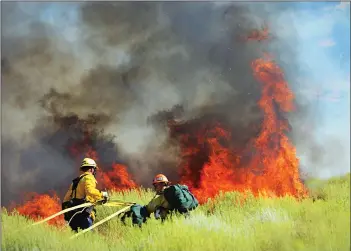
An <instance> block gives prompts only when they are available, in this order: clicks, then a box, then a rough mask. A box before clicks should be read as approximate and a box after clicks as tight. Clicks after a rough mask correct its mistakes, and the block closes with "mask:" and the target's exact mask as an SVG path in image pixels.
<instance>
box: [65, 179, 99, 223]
mask: <svg viewBox="0 0 351 251" xmlns="http://www.w3.org/2000/svg"><path fill="white" fill-rule="evenodd" d="M86 175H87V174H84V175H82V176H80V177H77V178H75V179H74V180H72V193H71V199H70V200H69V201H66V202H63V203H62V210H65V209H67V208H70V207H74V206H78V205H80V204H83V203H85V202H86V201H85V199H77V198H76V196H77V186H78V183H79V181H80V180H81V179H82V178H83V177H84V176H86ZM73 193H74V197H72V195H73ZM92 210H93V207H92V206H91V207H87V208H84V209H83V210H82V209H81V208H78V209H75V210H72V211H69V212H66V213H64V214H63V216H64V219H65V221H67V222H68V221H70V220H71V218H72V217H73V215H74V214H75V213H77V212H80V213H81V215H82V216H89V215H90V213H91V211H92Z"/></svg>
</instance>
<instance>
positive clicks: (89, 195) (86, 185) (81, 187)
mask: <svg viewBox="0 0 351 251" xmlns="http://www.w3.org/2000/svg"><path fill="white" fill-rule="evenodd" d="M82 175H85V176H84V177H83V178H82V179H81V180H80V181H79V183H78V186H77V190H76V198H77V199H85V200H86V201H87V202H92V203H94V202H96V201H98V200H102V199H103V196H102V193H101V191H99V190H98V189H97V188H96V184H97V181H96V179H95V177H94V175H93V174H92V173H90V172H85V173H82V174H81V175H80V176H82ZM80 176H79V177H80ZM71 193H72V184H71V185H70V187H69V189H68V191H67V193H66V195H65V197H64V199H63V202H66V201H69V200H70V199H72V198H71ZM74 195H75V193H74V192H73V194H72V197H74ZM91 217H92V219H93V220H95V214H94V212H92V214H91Z"/></svg>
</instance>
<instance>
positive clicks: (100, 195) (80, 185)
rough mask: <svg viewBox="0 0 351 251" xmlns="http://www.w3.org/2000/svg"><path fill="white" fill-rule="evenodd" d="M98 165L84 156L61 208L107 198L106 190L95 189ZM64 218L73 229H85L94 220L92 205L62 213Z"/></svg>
mask: <svg viewBox="0 0 351 251" xmlns="http://www.w3.org/2000/svg"><path fill="white" fill-rule="evenodd" d="M98 169H99V168H98V166H97V165H96V162H95V161H94V160H93V159H90V158H85V159H83V161H82V164H81V166H80V172H81V174H80V176H79V177H77V178H75V179H74V180H73V181H72V184H71V185H70V187H69V189H68V191H67V193H66V195H65V197H64V199H63V203H62V209H66V208H70V207H74V206H77V205H80V204H83V203H86V202H91V203H95V202H97V201H101V200H105V201H107V199H108V194H107V192H101V191H99V190H98V189H96V184H97V181H96V179H95V175H96V171H97V170H98ZM64 217H65V220H66V221H67V222H69V226H70V227H71V228H72V230H73V231H76V232H77V231H78V228H80V229H86V228H89V227H90V226H92V225H93V222H94V220H95V209H94V206H90V207H87V208H83V209H76V210H73V211H70V212H68V213H65V214H64Z"/></svg>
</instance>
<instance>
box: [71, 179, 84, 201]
mask: <svg viewBox="0 0 351 251" xmlns="http://www.w3.org/2000/svg"><path fill="white" fill-rule="evenodd" d="M87 175H88V174H84V175H81V176H79V177H77V178H75V179H74V180H72V193H71V199H72V195H73V192H74V198H76V196H77V187H78V183H79V181H80V180H81V179H82V178H83V177H84V176H87Z"/></svg>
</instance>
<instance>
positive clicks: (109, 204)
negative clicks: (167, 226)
mask: <svg viewBox="0 0 351 251" xmlns="http://www.w3.org/2000/svg"><path fill="white" fill-rule="evenodd" d="M135 204H136V203H135V202H126V201H122V200H108V201H107V202H105V200H100V201H97V202H95V203H91V202H87V203H83V204H80V205H78V206H74V207H70V208H67V209H64V210H62V211H60V212H57V213H55V214H53V215H51V216H49V217H47V218H45V219H43V220H41V221H38V222H35V223H33V224H31V225H29V226H27V227H25V228H24V229H27V228H29V227H32V226H35V225H39V224H42V223H44V222H47V221H49V220H51V219H53V218H55V217H57V216H59V215H62V214H64V213H67V212H70V211H73V210H76V209H79V208H83V210H84V208H86V207H90V206H107V207H120V206H126V207H124V208H123V209H121V210H119V211H118V212H116V213H114V214H113V215H111V216H112V217H111V216H109V217H107V218H105V219H103V220H101V221H99V222H98V223H96V224H95V225H93V226H92V227H90V228H89V229H88V230H90V229H91V228H94V227H96V226H98V225H101V224H102V223H104V222H106V221H108V220H109V219H111V218H113V217H114V216H117V215H118V214H120V213H123V212H125V211H127V210H129V208H130V207H131V206H132V205H135ZM78 213H79V212H78ZM73 217H74V215H73V216H72V218H73ZM72 218H71V219H70V221H71V220H72ZM24 229H22V230H24ZM88 230H87V231H88ZM17 231H20V229H18V230H16V231H15V232H17ZM85 232H86V231H85ZM85 232H84V233H85Z"/></svg>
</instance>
